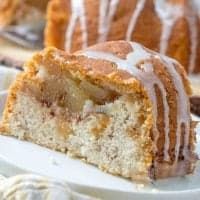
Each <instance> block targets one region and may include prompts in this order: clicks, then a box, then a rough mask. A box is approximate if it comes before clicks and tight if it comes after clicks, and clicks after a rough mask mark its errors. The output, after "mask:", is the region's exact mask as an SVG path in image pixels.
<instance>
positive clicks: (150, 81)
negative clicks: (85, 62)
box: [81, 43, 170, 161]
mask: <svg viewBox="0 0 200 200" xmlns="http://www.w3.org/2000/svg"><path fill="white" fill-rule="evenodd" d="M130 44H131V45H132V47H133V49H134V51H133V52H131V53H129V54H128V55H127V58H126V60H123V59H120V58H118V57H117V56H115V55H113V54H111V53H105V52H101V51H91V50H86V51H84V52H82V53H81V54H82V55H85V56H87V57H89V58H93V59H104V60H108V61H110V62H113V63H115V64H116V65H117V67H118V68H119V69H122V70H126V71H128V72H129V73H131V74H132V75H134V76H135V77H136V78H137V79H138V80H140V81H141V83H142V84H143V85H144V87H145V89H146V90H147V93H148V96H149V98H150V99H151V101H152V104H153V113H154V115H153V121H154V123H153V134H154V139H155V146H154V151H155V152H157V145H156V144H157V140H158V138H159V131H158V128H157V118H158V116H157V115H158V111H157V98H156V92H155V85H157V86H158V88H159V89H160V91H161V95H162V100H163V105H164V122H165V147H164V148H165V150H164V160H166V161H168V160H169V159H170V158H169V154H168V149H169V105H168V102H167V93H166V90H165V88H164V85H163V83H162V82H161V81H160V79H159V78H158V77H157V76H156V74H155V73H154V69H153V66H152V64H151V63H150V61H149V59H151V57H152V56H153V55H152V54H150V53H148V52H147V51H146V50H145V49H144V48H143V47H142V46H140V45H139V44H137V43H130ZM145 60H146V63H144V64H142V66H141V67H142V69H138V68H137V67H136V65H137V64H138V63H139V62H140V61H145Z"/></svg>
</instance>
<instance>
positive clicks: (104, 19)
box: [98, 0, 119, 42]
mask: <svg viewBox="0 0 200 200" xmlns="http://www.w3.org/2000/svg"><path fill="white" fill-rule="evenodd" d="M118 4H119V0H111V1H109V0H100V7H99V27H98V33H99V38H98V42H104V41H106V40H107V36H108V32H109V29H110V25H111V23H112V19H113V16H114V15H115V12H116V9H117V6H118Z"/></svg>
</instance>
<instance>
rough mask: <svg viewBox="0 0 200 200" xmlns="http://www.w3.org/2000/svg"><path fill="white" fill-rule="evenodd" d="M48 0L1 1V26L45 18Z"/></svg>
mask: <svg viewBox="0 0 200 200" xmlns="http://www.w3.org/2000/svg"><path fill="white" fill-rule="evenodd" d="M47 3H48V0H41V1H39V0H33V1H32V0H3V1H0V26H6V25H10V24H21V23H25V22H26V23H30V21H32V22H33V21H35V20H38V19H39V18H43V17H44V15H45V10H46V6H47Z"/></svg>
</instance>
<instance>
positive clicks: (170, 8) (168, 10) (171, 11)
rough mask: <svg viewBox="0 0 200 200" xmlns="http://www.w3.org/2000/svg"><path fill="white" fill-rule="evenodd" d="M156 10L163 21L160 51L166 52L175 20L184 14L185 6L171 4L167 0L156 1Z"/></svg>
mask: <svg viewBox="0 0 200 200" xmlns="http://www.w3.org/2000/svg"><path fill="white" fill-rule="evenodd" d="M155 10H156V13H157V14H158V16H159V18H160V20H161V22H162V26H163V27H162V34H161V38H160V53H162V54H165V53H166V51H167V47H168V41H169V38H170V35H171V32H172V28H173V27H174V24H175V22H176V21H177V20H178V19H179V18H180V17H181V16H183V7H182V6H179V5H174V4H170V3H168V2H167V1H159V0H156V1H155Z"/></svg>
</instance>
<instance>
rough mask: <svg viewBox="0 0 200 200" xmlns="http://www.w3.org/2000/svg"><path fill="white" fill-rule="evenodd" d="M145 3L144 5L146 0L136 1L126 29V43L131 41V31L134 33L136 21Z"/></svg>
mask: <svg viewBox="0 0 200 200" xmlns="http://www.w3.org/2000/svg"><path fill="white" fill-rule="evenodd" d="M145 3H146V0H139V1H137V4H136V7H135V9H134V12H133V14H132V16H131V20H130V22H129V25H128V29H127V32H126V40H128V41H130V40H131V36H132V33H133V31H134V28H135V25H136V22H137V19H138V17H139V15H140V13H141V12H142V10H143V9H144V5H145Z"/></svg>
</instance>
